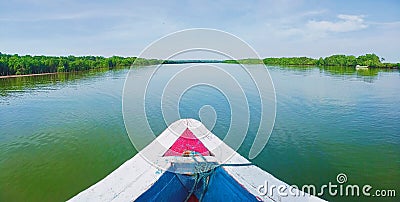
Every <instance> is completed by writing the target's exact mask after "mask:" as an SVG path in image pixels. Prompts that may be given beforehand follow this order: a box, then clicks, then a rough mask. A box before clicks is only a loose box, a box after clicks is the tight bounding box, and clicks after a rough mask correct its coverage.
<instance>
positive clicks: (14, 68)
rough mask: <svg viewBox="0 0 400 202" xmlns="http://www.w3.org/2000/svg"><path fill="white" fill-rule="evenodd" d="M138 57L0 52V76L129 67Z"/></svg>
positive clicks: (155, 61)
mask: <svg viewBox="0 0 400 202" xmlns="http://www.w3.org/2000/svg"><path fill="white" fill-rule="evenodd" d="M135 60H136V57H126V58H124V57H119V56H112V57H110V58H105V57H102V56H81V57H75V56H72V55H71V56H68V57H64V56H60V57H55V56H30V55H25V56H19V55H17V54H15V55H8V54H2V53H0V76H6V75H19V74H40V73H53V72H71V71H82V70H89V69H98V68H117V67H129V66H131V65H132V64H133V63H134V62H135ZM140 60H141V61H140V62H139V65H150V64H155V63H157V62H158V60H147V59H142V58H141V59H140Z"/></svg>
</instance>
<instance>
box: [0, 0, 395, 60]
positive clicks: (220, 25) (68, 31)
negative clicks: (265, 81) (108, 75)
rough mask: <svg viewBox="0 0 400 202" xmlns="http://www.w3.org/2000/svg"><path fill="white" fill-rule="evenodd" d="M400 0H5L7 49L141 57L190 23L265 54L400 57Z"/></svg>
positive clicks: (0, 0)
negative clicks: (215, 30) (230, 36)
mask: <svg viewBox="0 0 400 202" xmlns="http://www.w3.org/2000/svg"><path fill="white" fill-rule="evenodd" d="M399 10H400V1H397V0H392V1H390V0H381V1H372V0H371V1H370V0H364V1H362V0H360V1H358V0H352V1H343V0H308V1H306V0H296V1H291V0H281V1H278V0H265V1H252V0H249V1H229V0H222V1H219V0H214V1H176V0H171V1H151V0H147V1H132V0H114V1H105V0H104V1H103V0H98V1H89V0H87V1H78V0H0V52H2V53H8V54H14V53H17V54H20V55H25V54H30V55H101V56H106V57H108V56H112V55H120V56H137V55H139V54H140V53H141V51H142V50H143V49H144V48H145V47H147V46H148V45H149V44H150V43H152V42H153V41H155V40H157V39H159V38H160V37H163V36H165V35H167V34H170V33H172V32H176V31H179V30H183V29H190V28H212V29H218V30H222V31H226V32H229V33H231V34H233V35H235V36H237V37H239V38H241V39H242V40H244V41H246V42H247V43H248V44H250V45H251V46H252V47H253V48H254V49H255V50H256V51H257V52H258V54H259V55H260V56H261V57H263V58H264V57H294V56H307V57H313V58H319V57H326V56H329V55H332V54H346V55H356V56H358V55H362V54H366V53H375V54H377V55H378V56H380V57H383V58H385V60H386V61H387V62H400V37H399V36H400V12H399Z"/></svg>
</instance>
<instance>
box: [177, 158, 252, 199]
mask: <svg viewBox="0 0 400 202" xmlns="http://www.w3.org/2000/svg"><path fill="white" fill-rule="evenodd" d="M182 155H183V156H186V157H188V156H190V157H195V156H196V155H197V156H200V157H201V158H203V159H204V161H205V158H204V156H203V155H201V153H199V152H196V151H184V152H183V154H182ZM252 165H254V164H253V163H231V164H218V165H215V164H210V163H208V162H207V161H205V163H197V165H195V173H196V179H195V182H194V184H193V187H192V189H191V190H190V192H189V194H188V196H187V197H186V199H185V202H187V201H188V200H189V198H190V196H191V195H192V194H193V192H194V190H195V188H196V187H197V185H198V183H199V182H200V180H203V191H202V193H201V195H200V198H199V202H201V201H202V200H203V197H204V195H205V193H206V192H207V189H208V184H209V182H210V180H211V176H212V174H213V173H214V171H215V170H216V169H217V168H218V167H220V166H221V167H222V166H252Z"/></svg>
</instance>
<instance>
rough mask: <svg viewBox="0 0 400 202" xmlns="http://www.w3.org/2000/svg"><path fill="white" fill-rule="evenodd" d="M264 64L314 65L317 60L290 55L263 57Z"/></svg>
mask: <svg viewBox="0 0 400 202" xmlns="http://www.w3.org/2000/svg"><path fill="white" fill-rule="evenodd" d="M263 61H264V64H269V65H316V64H317V61H318V60H316V59H313V58H308V57H292V58H285V57H284V58H265V59H264V60H263Z"/></svg>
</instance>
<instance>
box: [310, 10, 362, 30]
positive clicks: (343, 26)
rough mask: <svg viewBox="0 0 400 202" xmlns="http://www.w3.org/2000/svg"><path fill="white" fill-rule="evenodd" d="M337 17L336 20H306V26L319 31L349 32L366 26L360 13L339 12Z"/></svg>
mask: <svg viewBox="0 0 400 202" xmlns="http://www.w3.org/2000/svg"><path fill="white" fill-rule="evenodd" d="M337 18H338V19H339V20H338V21H336V22H332V21H315V20H310V21H308V22H307V24H306V27H307V28H308V29H310V30H313V31H319V32H351V31H357V30H361V29H365V28H367V27H368V25H367V24H366V23H365V22H364V16H362V15H343V14H341V15H338V16H337Z"/></svg>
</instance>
